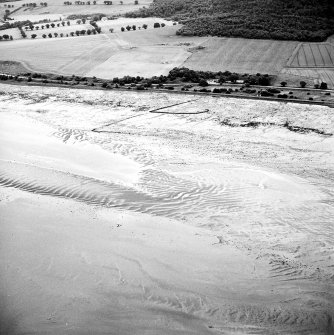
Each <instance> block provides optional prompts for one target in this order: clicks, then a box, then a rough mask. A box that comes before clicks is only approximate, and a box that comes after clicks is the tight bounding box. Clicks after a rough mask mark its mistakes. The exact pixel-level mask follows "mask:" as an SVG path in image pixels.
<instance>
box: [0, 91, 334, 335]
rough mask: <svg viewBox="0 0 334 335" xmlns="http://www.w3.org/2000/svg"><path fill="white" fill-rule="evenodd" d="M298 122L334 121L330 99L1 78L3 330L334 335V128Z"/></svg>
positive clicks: (0, 329)
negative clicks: (308, 101)
mask: <svg viewBox="0 0 334 335" xmlns="http://www.w3.org/2000/svg"><path fill="white" fill-rule="evenodd" d="M182 102H184V103H183V104H181V105H179V106H175V107H171V108H166V109H164V111H168V113H169V114H168V115H167V114H154V113H151V112H150V111H152V110H155V109H157V108H161V107H163V106H172V105H174V104H177V103H182ZM198 111H200V112H202V111H205V113H200V114H196V112H198ZM182 112H188V113H190V112H191V113H192V114H182ZM174 113H175V114H174ZM226 119H228V120H230V121H231V122H230V123H233V125H234V126H233V127H232V126H227V125H226V124H228V123H226V122H223V121H224V120H226ZM254 120H256V121H258V122H259V126H256V127H243V126H238V125H242V124H244V123H247V122H249V121H254ZM287 120H288V122H289V123H291V124H293V125H295V126H299V127H309V128H312V129H313V128H314V129H322V130H324V131H326V133H328V134H330V133H333V132H334V118H333V114H332V111H331V109H330V108H327V107H317V106H312V107H310V106H305V105H297V104H294V105H289V104H283V103H276V102H257V101H242V100H234V99H223V98H220V99H217V98H212V97H201V98H198V97H191V96H182V95H173V94H154V93H145V92H144V93H142V94H140V93H136V92H110V91H109V92H104V91H88V90H80V91H79V90H64V89H59V88H38V87H36V88H30V87H18V86H9V85H8V86H6V85H1V86H0V140H1V143H2V145H1V149H0V216H1V217H0V222H1V224H0V248H1V249H0V288H1V296H2V297H3V298H2V299H1V305H0V311H1V314H0V317H1V321H2V322H1V326H0V333H4V334H27V333H33V334H115V335H116V334H117V335H118V334H138V335H139V334H331V333H333V330H334V328H333V317H334V315H333V310H334V296H333V293H332V292H333V279H334V272H333V268H334V267H333V256H334V254H333V245H334V239H333V236H334V234H333V229H334V228H333V220H332V218H333V217H334V207H333V195H334V191H333V190H334V178H333V176H334V173H333V171H334V158H333V157H334V155H333V152H334V142H333V136H323V135H321V134H316V133H314V132H306V133H295V132H293V131H289V130H287V129H286V128H284V127H283V126H282V125H283V124H284V122H286V121H287Z"/></svg>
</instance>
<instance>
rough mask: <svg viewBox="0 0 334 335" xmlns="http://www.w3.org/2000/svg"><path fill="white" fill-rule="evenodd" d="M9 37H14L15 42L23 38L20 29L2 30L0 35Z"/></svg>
mask: <svg viewBox="0 0 334 335" xmlns="http://www.w3.org/2000/svg"><path fill="white" fill-rule="evenodd" d="M5 34H7V35H9V36H13V39H14V40H17V39H20V38H22V36H21V33H20V30H19V29H18V28H11V29H6V30H0V35H1V36H2V35H5Z"/></svg>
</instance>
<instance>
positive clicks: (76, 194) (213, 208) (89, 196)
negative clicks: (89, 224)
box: [0, 161, 244, 219]
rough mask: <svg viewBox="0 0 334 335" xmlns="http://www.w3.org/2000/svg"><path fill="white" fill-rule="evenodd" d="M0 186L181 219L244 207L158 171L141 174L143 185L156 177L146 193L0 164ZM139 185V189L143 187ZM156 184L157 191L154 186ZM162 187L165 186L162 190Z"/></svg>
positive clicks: (221, 194) (213, 189)
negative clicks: (142, 175)
mask: <svg viewBox="0 0 334 335" xmlns="http://www.w3.org/2000/svg"><path fill="white" fill-rule="evenodd" d="M0 170H1V173H0V185H2V186H6V187H15V188H18V189H21V190H24V191H27V192H31V193H36V194H41V195H50V196H55V197H62V198H70V199H74V200H77V201H82V202H85V203H87V204H91V205H99V206H104V207H120V208H124V209H127V210H131V211H136V212H142V213H150V214H153V215H158V216H165V217H171V218H176V219H184V218H186V217H194V216H195V217H196V216H198V217H200V216H202V215H205V216H210V213H212V212H215V213H216V214H217V212H219V213H220V214H221V215H223V214H224V213H225V214H226V213H231V212H238V211H240V210H241V208H242V207H243V206H244V204H242V203H240V202H239V200H238V198H237V196H236V195H235V194H234V193H233V191H231V192H230V193H229V192H225V191H224V190H223V189H222V188H221V187H218V186H212V185H198V184H196V183H194V182H189V181H184V180H182V179H179V178H176V177H173V176H170V175H168V174H165V173H160V172H158V171H154V172H152V171H149V172H148V173H147V175H146V176H145V175H144V178H143V181H142V183H143V185H146V183H148V182H149V181H150V180H151V179H147V180H145V178H149V177H148V176H150V177H152V176H153V175H154V174H155V175H156V178H157V179H156V180H155V182H154V185H152V186H151V187H149V188H148V190H147V191H145V190H144V191H142V190H140V188H141V187H140V185H138V189H136V188H134V187H133V188H131V187H126V186H123V185H120V184H116V183H112V182H106V181H102V180H97V179H94V178H88V177H85V176H79V175H74V174H69V173H64V172H61V171H55V170H51V169H45V168H40V167H36V166H31V165H26V164H18V163H13V162H7V161H0ZM143 185H142V186H143ZM158 185H160V188H159V187H158ZM164 186H166V187H164Z"/></svg>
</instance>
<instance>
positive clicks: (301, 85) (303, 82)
mask: <svg viewBox="0 0 334 335" xmlns="http://www.w3.org/2000/svg"><path fill="white" fill-rule="evenodd" d="M299 84H300V87H301V88H304V87H305V86H306V82H305V81H303V80H302V81H301V82H300V83H299Z"/></svg>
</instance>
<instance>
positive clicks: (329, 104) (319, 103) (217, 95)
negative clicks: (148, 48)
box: [0, 80, 334, 108]
mask: <svg viewBox="0 0 334 335" xmlns="http://www.w3.org/2000/svg"><path fill="white" fill-rule="evenodd" d="M0 83H2V84H4V85H6V84H8V85H15V86H23V85H24V86H34V87H59V88H70V89H79V90H99V91H112V90H115V91H121V92H129V91H131V92H133V91H134V92H138V93H152V92H154V93H168V94H180V95H199V96H212V97H215V98H220V97H221V98H235V99H246V100H260V101H261V100H264V101H275V102H282V103H294V104H303V105H315V106H327V107H329V108H334V101H333V102H325V101H312V100H304V99H298V100H297V99H289V98H287V99H283V98H276V97H263V96H244V95H240V94H233V93H231V94H225V93H212V92H194V91H188V92H187V91H175V90H168V89H146V90H136V89H132V88H120V87H119V88H102V87H99V86H88V85H75V86H71V85H65V84H56V83H38V82H27V81H24V82H17V81H15V80H6V81H0ZM269 87H274V88H276V86H269ZM277 88H281V87H277ZM288 88H290V87H288ZM297 89H299V90H300V88H297ZM308 90H309V89H305V91H308ZM326 91H329V92H331V91H332V90H326Z"/></svg>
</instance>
